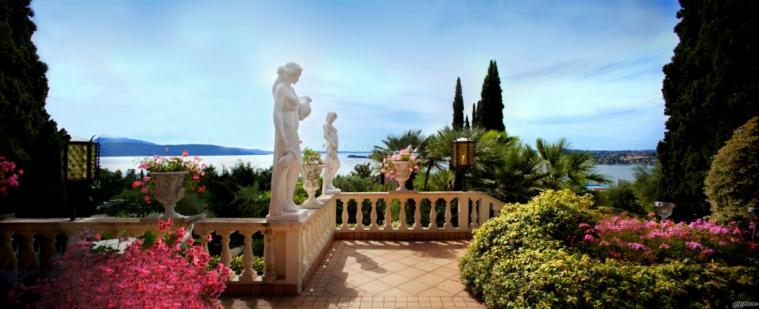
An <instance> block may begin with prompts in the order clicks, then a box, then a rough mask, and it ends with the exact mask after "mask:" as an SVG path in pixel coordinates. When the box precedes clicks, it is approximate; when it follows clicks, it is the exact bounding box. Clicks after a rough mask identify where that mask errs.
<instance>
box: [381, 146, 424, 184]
mask: <svg viewBox="0 0 759 309" xmlns="http://www.w3.org/2000/svg"><path fill="white" fill-rule="evenodd" d="M418 159H419V158H418V156H417V154H416V153H414V151H413V150H412V149H411V146H408V147H406V148H405V149H402V150H401V151H399V152H397V153H394V154H392V155H389V156H387V157H385V158H384V159H382V170H381V172H382V174H385V177H387V178H388V179H395V161H408V162H409V172H411V173H413V172H415V171H418V170H419V160H418Z"/></svg>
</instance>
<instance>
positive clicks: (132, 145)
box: [97, 137, 271, 157]
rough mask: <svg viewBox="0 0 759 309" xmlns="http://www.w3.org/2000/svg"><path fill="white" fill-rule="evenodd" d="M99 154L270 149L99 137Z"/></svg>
mask: <svg viewBox="0 0 759 309" xmlns="http://www.w3.org/2000/svg"><path fill="white" fill-rule="evenodd" d="M97 141H98V142H99V143H100V156H102V157H131V156H153V155H165V156H178V155H181V154H182V152H183V151H187V152H189V153H190V155H192V156H235V155H261V154H271V151H266V150H259V149H244V148H230V147H222V146H217V145H205V144H178V145H159V144H154V143H151V142H146V141H141V140H136V139H128V138H110V137H101V138H99V139H98V140H97Z"/></svg>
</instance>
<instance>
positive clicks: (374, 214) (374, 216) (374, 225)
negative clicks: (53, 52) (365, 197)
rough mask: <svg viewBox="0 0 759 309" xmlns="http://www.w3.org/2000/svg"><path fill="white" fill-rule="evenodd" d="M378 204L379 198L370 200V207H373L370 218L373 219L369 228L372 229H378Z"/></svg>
mask: <svg viewBox="0 0 759 309" xmlns="http://www.w3.org/2000/svg"><path fill="white" fill-rule="evenodd" d="M377 206H378V200H374V201H373V202H372V200H369V207H371V208H372V212H371V214H369V220H371V224H369V229H370V230H372V231H376V230H377Z"/></svg>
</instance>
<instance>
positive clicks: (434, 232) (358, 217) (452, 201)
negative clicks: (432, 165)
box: [336, 191, 504, 240]
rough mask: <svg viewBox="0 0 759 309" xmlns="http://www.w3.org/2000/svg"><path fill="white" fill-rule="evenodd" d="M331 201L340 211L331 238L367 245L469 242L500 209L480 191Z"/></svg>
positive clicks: (349, 196) (359, 195) (361, 195)
mask: <svg viewBox="0 0 759 309" xmlns="http://www.w3.org/2000/svg"><path fill="white" fill-rule="evenodd" d="M336 199H337V203H339V204H340V205H341V206H342V207H340V210H339V211H340V212H341V214H340V216H339V217H340V220H339V221H338V222H337V224H338V226H337V231H336V237H337V239H367V240H405V239H408V240H435V239H461V238H470V237H471V230H472V228H476V227H477V226H479V225H480V224H482V223H484V222H485V221H487V220H488V219H490V218H491V217H492V216H494V215H497V214H498V213H499V212H500V211H501V208H502V206H503V204H504V203H502V202H500V201H498V200H496V199H494V198H493V197H491V196H489V195H487V194H485V193H482V192H458V191H455V192H451V191H446V192H416V191H400V192H399V191H391V192H355V193H354V192H346V193H340V194H338V195H337V196H336ZM359 209H361V211H359ZM388 209H391V210H390V211H387V210H388ZM422 211H424V212H425V213H424V214H423V213H422ZM367 214H368V216H367Z"/></svg>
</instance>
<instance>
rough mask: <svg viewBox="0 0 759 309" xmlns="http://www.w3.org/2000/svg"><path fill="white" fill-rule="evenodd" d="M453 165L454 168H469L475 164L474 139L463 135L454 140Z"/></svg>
mask: <svg viewBox="0 0 759 309" xmlns="http://www.w3.org/2000/svg"><path fill="white" fill-rule="evenodd" d="M451 165H452V166H453V168H454V169H457V170H458V169H468V168H470V167H472V166H473V165H474V141H472V140H470V139H468V138H466V137H461V138H459V139H457V140H455V141H454V142H453V151H452V152H451Z"/></svg>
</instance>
